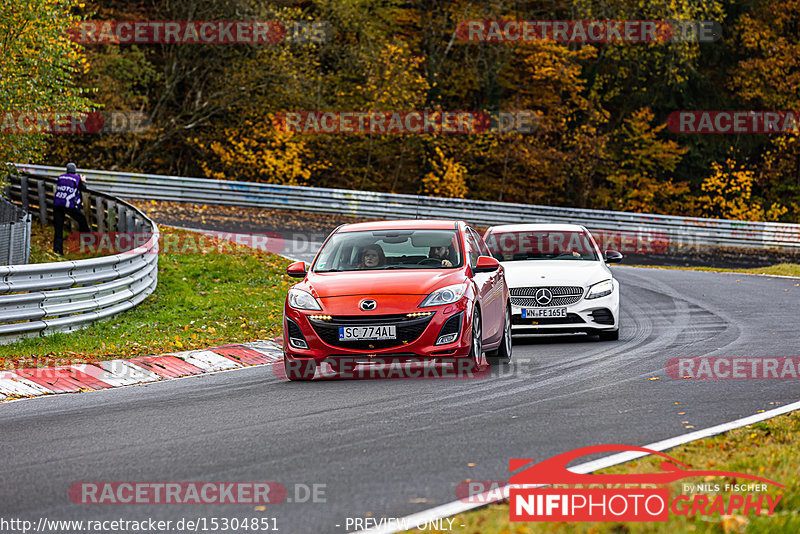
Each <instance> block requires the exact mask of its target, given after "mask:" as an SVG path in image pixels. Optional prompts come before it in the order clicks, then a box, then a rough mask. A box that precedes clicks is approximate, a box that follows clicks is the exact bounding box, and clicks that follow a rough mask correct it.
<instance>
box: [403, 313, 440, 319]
mask: <svg viewBox="0 0 800 534" xmlns="http://www.w3.org/2000/svg"><path fill="white" fill-rule="evenodd" d="M429 315H433V312H414V313H407V314H406V317H408V318H409V319H416V318H417V317H427V316H429Z"/></svg>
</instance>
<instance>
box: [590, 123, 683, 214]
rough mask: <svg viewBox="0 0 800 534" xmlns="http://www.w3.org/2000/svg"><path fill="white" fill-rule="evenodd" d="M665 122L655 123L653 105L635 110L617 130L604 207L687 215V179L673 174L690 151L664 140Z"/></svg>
mask: <svg viewBox="0 0 800 534" xmlns="http://www.w3.org/2000/svg"><path fill="white" fill-rule="evenodd" d="M665 128H666V125H665V124H654V115H653V112H652V111H651V110H650V109H649V108H642V109H639V110H636V111H634V112H633V113H632V114H631V115H630V117H628V118H627V119H625V122H624V123H623V124H622V125H621V127H620V128H618V129H617V130H616V131H615V132H614V136H613V143H612V147H611V148H610V150H609V155H610V162H609V166H608V176H607V178H606V179H607V181H608V185H607V186H605V187H604V188H602V190H601V191H602V193H601V195H600V196H601V199H602V204H603V205H602V207H604V208H607V209H612V210H620V211H636V212H645V213H669V214H677V215H681V214H683V215H685V214H687V211H691V209H689V210H687V207H686V206H685V205H684V201H683V197H684V195H685V194H686V193H687V192H688V191H689V185H688V184H687V183H685V182H678V183H676V182H675V181H674V180H673V177H672V175H671V173H672V172H673V171H674V170H675V167H676V166H677V165H678V163H679V162H680V160H681V158H682V157H683V155H684V154H685V153H686V152H687V149H686V148H683V147H681V146H680V145H679V144H678V143H677V142H675V141H672V140H668V139H666V140H665V139H662V138H661V133H662V132H663V130H664V129H665Z"/></svg>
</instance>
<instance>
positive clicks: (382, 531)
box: [351, 401, 800, 534]
mask: <svg viewBox="0 0 800 534" xmlns="http://www.w3.org/2000/svg"><path fill="white" fill-rule="evenodd" d="M795 410H800V401H799V402H793V403H791V404H787V405H786V406H782V407H780V408H774V409H772V410H768V411H765V412H763V413H757V414H754V415H750V416H747V417H742V418H740V419H736V420H734V421H730V422H728V423H722V424H719V425H715V426H711V427H708V428H704V429H701V430H695V431H694V432H690V433H688V434H683V435H681V436H675V437H672V438H667V439H664V440H661V441H656V442H655V443H651V444H649V445H644V446H643V447H645V448H647V449H653V450H654V451H659V452H660V451H665V450H667V449H671V448H673V447H677V446H678V445H685V444H686V443H689V442H691V441H696V440H698V439H703V438H708V437H711V436H716V435H717V434H722V433H723V432H727V431H729V430H733V429H735V428H741V427H743V426H747V425H751V424H753V423H758V422H760V421H764V420H766V419H771V418H773V417H777V416H779V415H783V414H786V413H789V412H793V411H795ZM643 456H649V454H648V453H644V452H634V451H630V452H622V453H618V454H612V455H611V456H606V457H605V458H600V459H598V460H592V461H590V462H585V463H582V464H580V465H577V466H575V467H572V468H570V470H571V471H575V472H576V473H591V472H593V471H596V470H598V469H604V468H606V467H611V466H614V465H619V464H622V463H625V462H628V461H630V460H634V459H636V458H641V457H643ZM509 489H510V487H509V486H508V485H506V486H503V487H502V488H499V489H495V490H492V491H491V493H492V494H493V495H496V494H497V492H502V495H503V497H502V498H497V497H489V496H488V493H489V492H486V493H483V494H481V495H485V496H486V497H487V498H486V499H485V500H483V501H482V502H477V503H467V502H462V501H460V500H457V501H452V502H449V503H447V504H442V505H439V506H435V507H433V508H429V509H427V510H423V511H422V512H417V513H415V514H411V515H407V516H405V517H402V518H398V519H397V521H396V522H395V523H401V524H404V525H408V526H409V528H415V527H416V525H423V524H425V523H427V522H430V521H436V520H438V519H443V518H445V517H451V516H454V515H456V514H460V513H464V512H468V511H470V510H473V509H476V508H482V507H484V506H488V505H489V504H493V503H496V502H500V501H503V500H505V499H506V498H507V496H508V492H509ZM397 532H404V530H398V529H396V528H392V527H388V526H386V527H380V528H374V529H368V530H360V531H357V532H353V533H351V534H395V533H397Z"/></svg>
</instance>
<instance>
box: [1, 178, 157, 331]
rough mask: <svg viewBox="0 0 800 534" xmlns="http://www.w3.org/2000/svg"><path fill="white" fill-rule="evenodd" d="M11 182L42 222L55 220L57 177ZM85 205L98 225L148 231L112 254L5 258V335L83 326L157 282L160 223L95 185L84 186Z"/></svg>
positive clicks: (133, 301)
mask: <svg viewBox="0 0 800 534" xmlns="http://www.w3.org/2000/svg"><path fill="white" fill-rule="evenodd" d="M58 174H61V173H58ZM7 183H8V187H7V191H6V192H7V195H8V197H9V198H10V199H11V200H12V201H14V202H16V203H18V204H19V205H21V206H22V207H23V208H24V209H25V210H27V211H28V212H30V213H33V214H35V215H36V216H37V217H38V218H39V220H40V222H42V223H43V224H47V223H49V222H50V221H52V217H53V198H54V193H55V186H56V180H55V179H53V178H52V177H48V176H47V175H42V174H38V175H30V174H26V173H16V174H14V173H12V174H11V175H9V176H8V177H7ZM83 209H84V213H85V215H86V216H87V222H88V223H89V226H90V229H91V230H93V231H97V232H136V233H139V234H141V233H145V234H147V235H149V239H147V240H146V242H145V243H144V244H143V245H141V246H138V247H136V248H130V249H129V250H123V251H121V252H120V253H118V254H114V255H110V256H103V257H97V258H89V259H82V260H75V261H61V262H52V263H39V264H33V265H11V266H0V343H2V342H9V341H13V340H16V339H18V338H20V337H29V336H37V335H44V334H49V333H53V332H69V331H72V330H75V329H78V328H81V327H84V326H86V325H88V324H91V323H93V322H95V321H98V320H100V319H105V318H108V317H112V316H114V315H117V314H119V313H122V312H124V311H126V310H129V309H131V308H133V307H134V306H136V305H137V304H139V303H140V302H142V301H143V300H144V299H145V298H147V296H148V295H150V294H151V293H152V292H153V291H154V290H155V287H156V284H157V282H158V238H159V231H158V227H157V226H156V224H155V223H154V222H153V221H152V220H150V219H149V218H148V217H147V216H146V215H145V214H144V213H142V212H141V211H140V210H138V209H137V208H136V207H134V206H132V205H130V204H129V203H127V202H125V201H122V200H120V199H118V198H116V197H115V196H113V195H109V194H106V193H103V192H101V191H97V190H95V189H94V188H92V187H89V188H88V190H87V191H85V192H83Z"/></svg>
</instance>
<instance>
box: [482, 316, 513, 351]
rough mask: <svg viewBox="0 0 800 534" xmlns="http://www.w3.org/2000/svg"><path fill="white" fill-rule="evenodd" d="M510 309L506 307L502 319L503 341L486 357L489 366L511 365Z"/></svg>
mask: <svg viewBox="0 0 800 534" xmlns="http://www.w3.org/2000/svg"><path fill="white" fill-rule="evenodd" d="M511 345H512V342H511V307H510V306H506V316H505V318H504V319H503V340H502V341H501V342H500V346H499V347H498V348H497V350H495V351H494V353H493V354H491V355H488V356H487V358H486V359H487V360H489V365H508V364H509V363H511Z"/></svg>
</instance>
